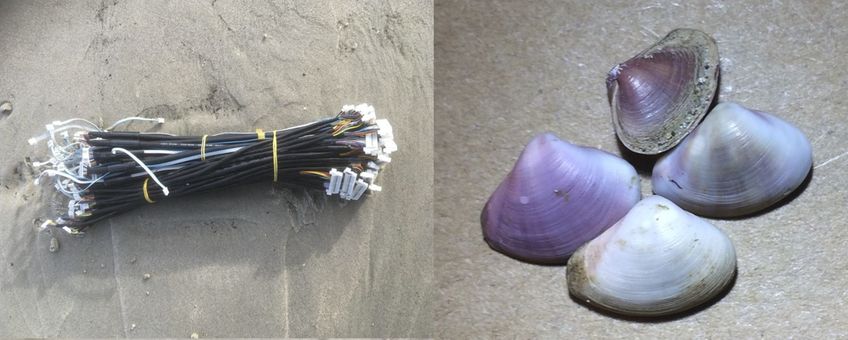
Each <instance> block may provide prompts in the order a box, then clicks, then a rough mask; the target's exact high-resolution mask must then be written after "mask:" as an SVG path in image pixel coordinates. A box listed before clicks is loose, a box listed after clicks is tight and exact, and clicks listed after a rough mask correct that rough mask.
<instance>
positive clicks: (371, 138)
mask: <svg viewBox="0 0 848 340" xmlns="http://www.w3.org/2000/svg"><path fill="white" fill-rule="evenodd" d="M362 152H364V153H365V154H368V155H371V156H376V155H377V154H378V153H379V152H380V144H379V142H378V137H377V134H376V133H369V134H366V135H365V147H364V148H362Z"/></svg>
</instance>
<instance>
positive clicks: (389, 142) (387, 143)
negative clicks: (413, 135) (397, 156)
mask: <svg viewBox="0 0 848 340" xmlns="http://www.w3.org/2000/svg"><path fill="white" fill-rule="evenodd" d="M380 144H382V145H383V152H385V153H386V154H391V153H392V152H395V151H397V149H398V148H397V144H395V141H394V140H393V139H390V138H389V139H384V140H382V141H381V143H380Z"/></svg>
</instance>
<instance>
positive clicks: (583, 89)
mask: <svg viewBox="0 0 848 340" xmlns="http://www.w3.org/2000/svg"><path fill="white" fill-rule="evenodd" d="M804 4H807V3H806V2H805V3H804ZM804 4H802V3H798V2H795V3H789V2H782V3H781V2H770V1H746V2H744V3H743V2H728V3H724V2H718V1H692V2H687V1H680V2H665V1H659V2H658V1H637V2H634V3H625V2H620V1H602V2H597V1H591V2H589V1H569V2H561V1H538V2H534V3H532V4H531V3H525V2H508V1H503V2H490V1H472V2H446V1H445V2H438V3H436V10H435V13H436V25H435V27H436V28H435V30H436V60H435V69H436V82H435V88H436V91H435V94H436V98H437V100H436V104H437V105H436V131H437V134H438V136H439V138H436V149H435V150H436V163H435V164H436V165H435V166H436V173H437V174H439V176H437V177H436V197H437V200H436V204H435V225H434V230H435V231H434V232H435V239H434V240H435V249H434V259H435V260H434V261H435V271H436V282H437V289H438V295H437V299H438V301H437V302H436V307H435V326H434V327H435V329H436V333H435V334H436V336H437V337H444V338H457V339H461V338H467V337H469V336H472V335H474V336H483V337H505V338H576V339H580V338H588V337H591V336H594V337H605V338H619V337H620V338H646V339H655V338H761V337H765V338H788V337H796V338H810V337H816V338H818V337H820V338H834V337H839V336H841V337H846V336H848V317H846V314H845V310H846V308H848V304H846V300H848V288H846V287H848V275H846V273H848V262H846V261H845V259H844V258H845V254H846V246H845V244H846V242H848V229H847V228H846V226H848V223H846V222H845V221H846V220H848V209H845V204H846V199H848V190H846V189H845V187H846V183H848V172H846V171H845V169H846V166H848V156H845V154H846V152H848V150H846V149H848V146H846V144H845V140H848V123H846V120H845V119H846V117H848V113H846V99H845V95H844V93H845V88H846V85H847V83H846V80H845V79H848V69H846V68H845V67H843V66H842V65H843V61H844V56H845V55H846V54H848V45H846V44H845V43H844V42H845V41H848V30H846V29H845V27H846V24H848V16H846V15H845V13H846V10H848V8H846V7H845V6H844V5H842V4H839V3H829V2H810V3H809V5H804ZM677 27H692V28H699V29H702V30H704V31H706V32H709V33H711V34H712V35H713V36H714V37H715V38H716V40H717V41H718V44H719V49H720V54H721V58H722V59H721V63H722V77H721V88H720V100H729V101H737V102H740V103H742V104H744V105H747V106H750V107H752V108H757V109H761V110H766V111H771V112H773V113H775V114H776V115H778V116H780V117H782V118H784V119H785V120H787V121H789V122H792V123H793V124H795V125H796V126H798V127H799V128H800V129H801V130H802V131H803V132H804V133H805V134H806V135H807V136H808V138H809V139H810V141H811V142H812V144H813V153H814V163H815V165H814V166H815V169H814V173H813V175H812V178H811V180H810V182H809V184H808V185H807V186H806V187H805V188H804V189H802V190H801V191H800V194H799V195H797V197H795V198H794V200H792V201H790V202H788V203H787V204H784V205H782V206H779V207H777V208H775V209H773V210H772V211H769V212H768V213H765V214H761V215H759V216H755V217H753V218H746V219H740V220H712V222H713V223H714V224H715V225H716V226H718V227H719V228H721V229H722V230H723V231H725V232H726V233H727V234H728V235H729V236H730V238H731V239H732V240H733V241H734V243H735V245H736V250H737V254H738V270H739V275H738V278H737V281H736V284H735V286H734V287H733V289H732V290H731V291H730V292H729V293H728V294H727V295H726V296H725V297H724V299H722V300H721V301H719V302H718V303H716V304H714V305H712V306H710V307H709V308H707V309H705V310H702V311H700V312H698V313H695V314H693V315H689V316H686V317H681V318H676V319H671V320H665V321H663V322H656V323H644V322H634V321H627V320H621V319H615V318H611V317H608V316H605V315H602V314H599V313H597V312H595V311H593V310H590V309H587V308H586V307H584V306H583V305H580V304H578V303H576V302H575V301H573V300H572V299H571V298H570V297H569V295H568V293H567V288H566V281H565V274H566V273H565V269H564V268H563V267H557V266H553V267H543V266H535V265H530V264H525V263H522V262H519V261H516V260H513V259H510V258H508V257H506V256H504V255H502V254H500V253H497V252H495V251H493V250H491V249H489V247H488V246H487V245H486V243H485V242H483V239H482V236H481V231H480V224H479V215H480V210H481V209H482V207H483V204H484V203H485V201H486V199H487V198H488V196H489V194H490V193H491V192H492V191H493V190H494V189H495V187H496V186H497V184H498V183H499V182H500V181H501V180H502V179H503V177H504V176H505V175H506V174H507V172H508V171H509V170H510V169H511V168H512V165H513V163H514V162H515V160H516V158H517V157H518V154H519V152H520V151H521V149H522V148H523V146H524V144H525V143H527V142H528V141H529V140H530V139H531V137H532V136H534V135H535V134H537V133H540V132H544V131H552V132H554V133H556V134H557V135H559V136H560V137H562V138H564V139H567V140H570V141H572V142H574V143H578V144H583V145H589V146H593V147H598V148H600V149H603V150H606V151H609V152H612V153H615V154H622V152H621V150H620V149H619V147H618V145H617V143H616V137H615V135H614V134H613V130H612V125H611V123H610V113H609V106H608V103H607V100H606V89H605V87H604V78H605V77H606V73H607V71H609V70H610V68H611V67H612V66H613V65H615V64H616V63H618V62H621V61H624V60H626V59H628V58H630V57H631V56H633V55H635V54H636V53H638V52H639V51H641V50H642V49H644V48H646V47H648V46H650V45H651V44H652V43H654V42H655V41H656V40H658V39H659V38H660V37H661V36H663V35H665V34H666V33H667V32H669V31H670V30H672V29H674V28H677ZM639 165H640V166H639V167H640V170H642V172H643V176H642V179H643V180H642V192H643V194H649V193H650V186H649V181H648V180H647V179H648V177H647V176H646V175H647V172H648V171H650V164H644V163H643V164H639ZM459 169H461V170H459Z"/></svg>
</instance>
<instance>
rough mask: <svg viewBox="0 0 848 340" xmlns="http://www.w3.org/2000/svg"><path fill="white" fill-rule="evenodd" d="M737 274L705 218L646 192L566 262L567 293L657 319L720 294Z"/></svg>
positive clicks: (730, 252) (728, 248) (729, 247)
mask: <svg viewBox="0 0 848 340" xmlns="http://www.w3.org/2000/svg"><path fill="white" fill-rule="evenodd" d="M735 271H736V252H735V250H734V248H733V243H732V242H731V241H730V239H729V238H728V237H727V235H725V234H724V233H723V232H722V231H721V230H719V229H717V228H716V227H714V226H713V225H711V224H710V223H709V222H707V221H705V220H703V219H701V218H699V217H697V216H695V215H693V214H691V213H689V212H686V211H684V210H683V209H680V208H679V207H678V206H676V205H674V203H672V202H671V201H669V200H668V199H665V198H663V197H660V196H650V197H647V198H645V199H643V200H642V201H640V202H639V203H637V204H636V205H635V206H634V207H633V209H631V210H630V212H628V213H627V215H625V216H624V218H622V219H621V220H620V221H619V222H617V223H616V224H615V225H613V226H612V227H610V228H609V229H607V231H605V232H604V233H603V234H601V235H600V236H598V237H597V238H595V239H594V240H592V241H590V242H589V243H587V244H586V245H585V246H583V247H582V248H580V249H579V250H577V252H575V253H574V255H573V256H572V257H571V258H570V259H569V261H568V272H567V276H568V290H569V291H570V292H571V294H572V295H574V296H575V297H576V298H577V299H579V300H582V301H586V302H587V303H588V304H589V305H592V306H598V307H600V308H603V309H606V310H609V311H612V312H616V313H619V314H624V315H629V316H661V315H669V314H675V313H679V312H682V311H685V310H687V309H690V308H693V307H696V306H698V305H701V304H703V303H704V302H707V301H709V300H710V299H712V298H714V297H715V296H717V295H718V294H720V293H721V292H722V291H723V290H724V289H725V288H726V287H727V285H728V284H729V283H730V282H731V281H732V279H733V277H734V274H735Z"/></svg>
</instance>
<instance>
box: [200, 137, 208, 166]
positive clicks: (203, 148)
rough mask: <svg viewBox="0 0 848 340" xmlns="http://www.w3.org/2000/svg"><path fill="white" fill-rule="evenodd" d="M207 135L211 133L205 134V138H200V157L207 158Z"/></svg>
mask: <svg viewBox="0 0 848 340" xmlns="http://www.w3.org/2000/svg"><path fill="white" fill-rule="evenodd" d="M206 137H209V135H203V138H201V139H200V159H201V160H204V161H205V160H206Z"/></svg>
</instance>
